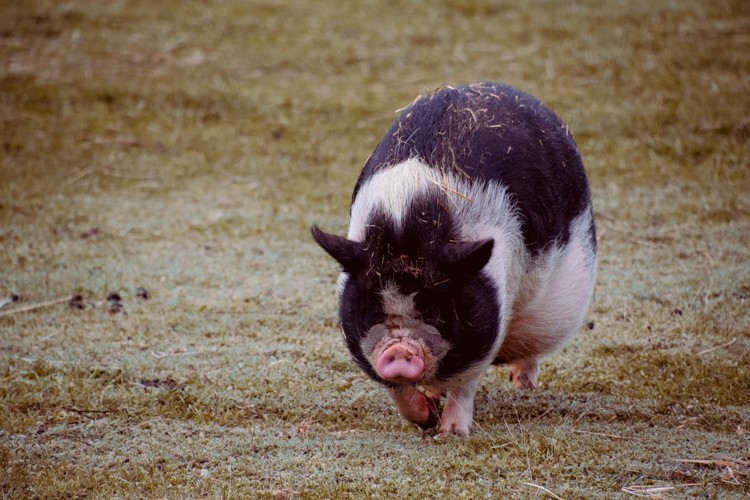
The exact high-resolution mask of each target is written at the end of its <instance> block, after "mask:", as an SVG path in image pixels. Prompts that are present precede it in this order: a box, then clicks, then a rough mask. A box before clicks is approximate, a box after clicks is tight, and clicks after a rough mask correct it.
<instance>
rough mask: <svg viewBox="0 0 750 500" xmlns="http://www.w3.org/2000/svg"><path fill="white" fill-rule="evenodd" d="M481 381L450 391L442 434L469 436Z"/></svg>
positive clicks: (441, 428)
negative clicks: (475, 400) (475, 398)
mask: <svg viewBox="0 0 750 500" xmlns="http://www.w3.org/2000/svg"><path fill="white" fill-rule="evenodd" d="M478 385H479V379H478V378H477V379H476V380H471V381H469V382H467V383H466V384H464V385H462V386H460V387H457V388H454V389H451V390H449V391H448V395H447V399H446V401H445V407H444V408H443V414H442V416H441V418H440V431H439V433H440V434H457V435H459V436H468V435H469V431H470V430H471V424H472V422H473V421H474V397H475V396H476V393H477V386H478Z"/></svg>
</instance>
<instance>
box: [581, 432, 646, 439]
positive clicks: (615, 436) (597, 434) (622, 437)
mask: <svg viewBox="0 0 750 500" xmlns="http://www.w3.org/2000/svg"><path fill="white" fill-rule="evenodd" d="M573 432H574V433H576V434H591V435H593V436H602V437H608V438H613V439H628V440H631V441H640V439H638V438H634V437H627V436H618V435H617V434H605V433H603V432H591V431H573Z"/></svg>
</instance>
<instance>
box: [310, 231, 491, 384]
mask: <svg viewBox="0 0 750 500" xmlns="http://www.w3.org/2000/svg"><path fill="white" fill-rule="evenodd" d="M312 234H313V238H314V239H315V241H316V242H317V243H318V244H319V245H320V246H321V247H322V248H323V249H324V250H325V251H326V252H328V254H330V255H331V256H332V257H333V258H334V259H336V260H337V261H338V262H339V264H341V266H342V271H343V273H344V274H343V275H342V278H341V281H340V282H339V307H340V309H339V313H340V320H341V327H342V330H343V333H344V338H345V340H346V343H347V347H348V348H349V351H350V352H351V354H352V357H353V358H354V360H355V361H356V362H357V364H358V365H359V366H360V367H361V368H362V369H363V370H364V371H365V372H366V373H367V374H368V375H370V377H372V378H373V379H375V380H377V381H379V382H381V383H383V384H385V385H386V386H389V387H394V386H397V385H414V384H421V383H425V384H429V383H430V382H431V381H433V380H435V379H440V378H444V376H447V375H450V373H445V371H446V370H449V371H452V372H454V373H455V372H457V371H459V368H466V364H467V362H468V363H469V364H471V363H472V362H476V361H477V359H474V360H472V359H466V358H467V356H468V357H469V358H471V357H472V356H473V354H467V353H466V352H465V351H466V347H465V346H462V345H457V344H463V343H464V341H465V340H467V339H466V337H467V335H469V336H471V335H474V333H469V334H467V333H465V330H466V329H467V328H471V327H472V323H473V322H479V323H481V324H485V323H491V324H492V325H496V319H497V314H496V311H495V310H492V311H488V310H486V309H487V306H483V305H482V304H484V303H488V304H492V303H493V302H494V301H492V300H490V301H487V300H486V299H487V298H488V295H491V294H492V292H494V290H492V287H491V285H489V284H488V283H487V279H486V278H483V277H481V276H480V271H481V269H482V268H483V267H484V266H485V264H487V262H488V260H489V259H490V257H491V255H492V247H493V240H492V239H486V240H481V241H476V242H453V241H443V242H440V243H438V242H435V241H434V240H433V241H432V242H424V241H422V242H419V241H417V242H416V243H414V244H409V242H408V241H406V240H405V239H404V238H399V239H398V240H394V239H393V238H394V231H392V230H387V229H386V230H384V229H383V228H382V227H381V228H378V227H375V226H372V227H370V228H369V229H368V232H367V234H366V237H365V240H364V241H362V242H359V241H352V240H349V239H346V238H343V237H340V236H335V235H332V234H328V233H325V232H323V231H321V230H320V229H318V228H317V227H313V228H312ZM408 240H409V241H413V240H414V238H409V239H408ZM490 307H491V306H490ZM488 314H489V316H490V320H487V321H484V320H483V319H482V317H483V316H485V315H488ZM487 326H488V327H489V329H488V332H489V333H486V332H485V333H484V334H482V332H481V331H480V336H481V337H483V340H482V342H483V343H485V344H486V345H487V349H489V346H490V345H491V344H492V339H489V338H487V337H488V336H491V335H492V332H491V331H490V330H492V329H493V326H491V325H489V324H488V325H487ZM473 330H476V329H473ZM479 330H481V328H480V329H479ZM459 339H462V341H461V342H458V340H459ZM482 342H480V344H482ZM474 347H478V348H479V350H480V351H484V352H483V353H480V354H486V352H488V351H487V350H485V349H483V346H482V345H477V343H476V342H475V343H474ZM479 357H481V356H479ZM451 358H453V359H452V360H451Z"/></svg>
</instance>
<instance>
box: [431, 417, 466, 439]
mask: <svg viewBox="0 0 750 500" xmlns="http://www.w3.org/2000/svg"><path fill="white" fill-rule="evenodd" d="M470 432H471V426H470V425H466V424H463V423H459V422H445V421H443V423H442V424H440V430H439V432H438V435H437V436H436V437H437V438H441V437H446V436H449V435H455V436H468V435H469V433H470Z"/></svg>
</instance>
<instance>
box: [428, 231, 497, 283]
mask: <svg viewBox="0 0 750 500" xmlns="http://www.w3.org/2000/svg"><path fill="white" fill-rule="evenodd" d="M494 244H495V240H493V239H492V238H489V239H486V240H480V241H467V242H461V243H448V244H447V245H446V246H445V248H443V251H442V254H441V256H440V261H441V264H442V267H443V269H444V270H445V271H447V272H448V273H449V274H454V275H470V274H476V273H478V272H479V271H481V270H482V268H483V267H484V266H485V265H486V264H487V262H488V261H489V260H490V257H492V247H493V246H494Z"/></svg>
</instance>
